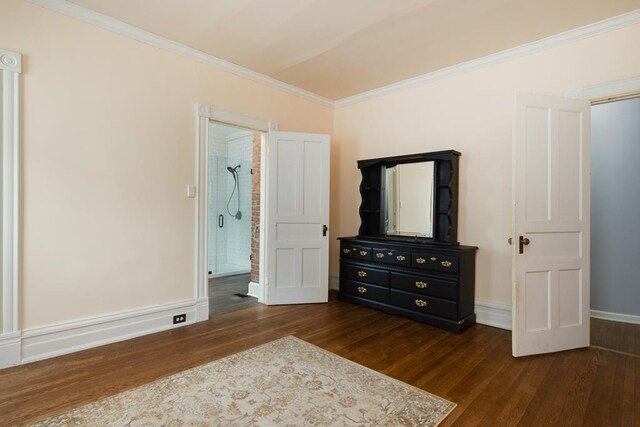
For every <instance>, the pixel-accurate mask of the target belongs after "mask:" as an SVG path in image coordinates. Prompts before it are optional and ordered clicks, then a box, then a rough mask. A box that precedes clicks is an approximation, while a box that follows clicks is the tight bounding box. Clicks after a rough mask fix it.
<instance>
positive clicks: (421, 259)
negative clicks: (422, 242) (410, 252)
mask: <svg viewBox="0 0 640 427" xmlns="http://www.w3.org/2000/svg"><path fill="white" fill-rule="evenodd" d="M416 262H417V263H418V264H424V263H425V262H427V260H426V259H424V258H416Z"/></svg>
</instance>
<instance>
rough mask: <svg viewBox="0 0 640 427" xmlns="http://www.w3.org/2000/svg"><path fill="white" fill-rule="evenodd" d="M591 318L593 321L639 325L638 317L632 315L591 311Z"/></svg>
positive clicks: (639, 317) (639, 318) (639, 319)
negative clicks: (600, 320)
mask: <svg viewBox="0 0 640 427" xmlns="http://www.w3.org/2000/svg"><path fill="white" fill-rule="evenodd" d="M591 317H593V318H595V319H602V320H611V321H614V322H622V323H633V324H635V325H640V316H635V315H633V314H621V313H610V312H608V311H600V310H591Z"/></svg>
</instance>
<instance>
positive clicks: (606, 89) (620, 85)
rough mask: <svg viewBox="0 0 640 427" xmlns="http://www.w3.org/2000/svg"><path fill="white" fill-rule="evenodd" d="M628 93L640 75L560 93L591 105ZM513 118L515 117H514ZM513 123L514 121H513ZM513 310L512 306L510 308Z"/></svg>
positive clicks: (637, 88)
mask: <svg viewBox="0 0 640 427" xmlns="http://www.w3.org/2000/svg"><path fill="white" fill-rule="evenodd" d="M630 94H639V95H640V75H638V76H634V77H631V78H627V79H622V80H611V81H607V82H602V83H598V84H595V85H590V86H580V87H575V88H572V89H567V90H565V91H564V93H563V94H562V96H563V97H566V98H573V99H582V100H586V101H590V103H591V104H592V106H593V103H594V102H598V101H602V100H606V99H609V100H611V101H614V100H615V99H616V98H620V97H624V96H627V95H630ZM514 120H515V119H514ZM514 123H515V122H514ZM515 143H516V129H515V125H514V126H513V144H515ZM512 150H515V145H513V147H512ZM511 174H512V177H514V178H513V179H514V180H515V174H516V164H515V158H514V156H513V153H512V171H511ZM515 188H516V185H515V181H514V183H513V185H512V211H513V212H514V214H515V209H516V207H515V203H514V201H515V191H516V189H515ZM589 210H591V207H589ZM511 227H512V230H511V237H513V236H515V221H513V220H512V224H511ZM515 250H516V248H515V245H513V247H512V249H511V274H512V281H511V297H512V301H513V302H514V303H515V293H516V277H515V274H516V259H515V256H514V255H513V254H514V252H515ZM590 262H591V259H589V263H590ZM512 310H513V308H512ZM590 314H591V308H590ZM511 330H512V331H513V330H514V319H513V318H512V320H511Z"/></svg>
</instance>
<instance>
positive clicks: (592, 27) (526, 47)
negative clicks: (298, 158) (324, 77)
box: [334, 9, 640, 108]
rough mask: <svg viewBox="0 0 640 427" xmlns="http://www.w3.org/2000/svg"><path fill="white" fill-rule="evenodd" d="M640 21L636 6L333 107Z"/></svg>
mask: <svg viewBox="0 0 640 427" xmlns="http://www.w3.org/2000/svg"><path fill="white" fill-rule="evenodd" d="M639 23H640V9H636V10H634V11H633V12H629V13H625V14H622V15H618V16H614V17H613V18H608V19H605V20H602V21H599V22H595V23H593V24H589V25H585V26H583V27H579V28H576V29H573V30H569V31H565V32H564V33H559V34H556V35H553V36H549V37H545V38H543V39H540V40H536V41H534V42H531V43H526V44H523V45H520V46H517V47H514V48H511V49H506V50H503V51H500V52H497V53H493V54H491V55H487V56H483V57H482V58H478V59H473V60H471V61H467V62H462V63H460V64H456V65H452V66H450V67H446V68H442V69H440V70H436V71H432V72H430V73H426V74H422V75H420V76H416V77H412V78H410V79H406V80H402V81H399V82H396V83H392V84H390V85H387V86H383V87H380V88H377V89H373V90H369V91H367V92H362V93H359V94H357V95H353V96H349V97H346V98H341V99H338V100H337V101H335V102H334V107H335V108H340V107H346V106H348V105H353V104H357V103H359V102H363V101H367V100H370V99H373V98H377V97H379V96H382V95H386V94H389V93H392V92H397V91H400V90H403V89H407V88H410V87H413V86H418V85H421V84H424V83H427V82H432V81H435V80H439V79H443V78H445V77H449V76H452V75H454V74H458V73H462V72H465V71H470V70H474V69H478V68H481V67H485V66H488V65H493V64H497V63H499V62H503V61H507V60H510V59H515V58H518V57H521V56H525V55H529V54H532V53H535V52H538V51H541V50H543V49H548V48H551V47H555V46H558V45H561V44H563V43H567V42H572V41H577V40H582V39H585V38H588V37H592V36H595V35H598V34H602V33H606V32H609V31H615V30H619V29H621V28H625V27H628V26H631V25H636V24H639Z"/></svg>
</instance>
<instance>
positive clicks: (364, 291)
mask: <svg viewBox="0 0 640 427" xmlns="http://www.w3.org/2000/svg"><path fill="white" fill-rule="evenodd" d="M358 292H360V293H361V294H366V293H367V288H365V287H364V286H358Z"/></svg>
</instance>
